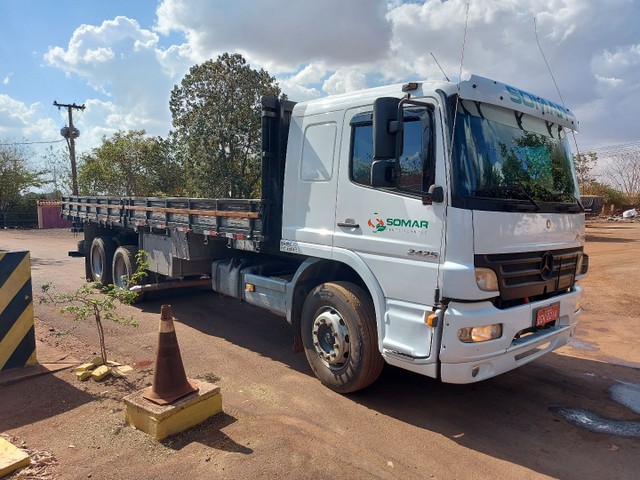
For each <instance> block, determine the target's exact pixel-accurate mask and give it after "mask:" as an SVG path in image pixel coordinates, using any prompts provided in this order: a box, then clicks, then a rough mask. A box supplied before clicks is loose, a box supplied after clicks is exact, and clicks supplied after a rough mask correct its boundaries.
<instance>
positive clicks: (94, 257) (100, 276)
mask: <svg viewBox="0 0 640 480" xmlns="http://www.w3.org/2000/svg"><path fill="white" fill-rule="evenodd" d="M115 250H116V244H115V242H114V241H113V240H111V239H110V238H107V237H96V238H94V239H93V242H91V249H90V251H89V266H90V268H91V278H92V279H93V281H94V282H99V283H101V284H102V285H108V284H110V283H111V282H112V281H113V275H112V270H111V267H112V266H111V262H112V260H113V254H114V252H115Z"/></svg>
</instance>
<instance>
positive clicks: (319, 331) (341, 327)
mask: <svg viewBox="0 0 640 480" xmlns="http://www.w3.org/2000/svg"><path fill="white" fill-rule="evenodd" d="M312 337H313V346H314V348H315V350H316V353H317V354H318V356H319V357H320V358H321V359H322V361H323V362H324V363H325V364H326V365H327V366H328V367H329V368H334V369H335V368H340V367H342V366H343V365H344V364H345V363H346V361H347V359H348V358H349V329H348V328H347V325H346V323H345V322H344V320H343V318H342V316H341V315H340V313H339V312H338V311H337V310H335V309H333V308H329V309H326V310H324V311H322V312H320V314H319V315H318V316H317V317H316V319H315V320H314V322H313V330H312Z"/></svg>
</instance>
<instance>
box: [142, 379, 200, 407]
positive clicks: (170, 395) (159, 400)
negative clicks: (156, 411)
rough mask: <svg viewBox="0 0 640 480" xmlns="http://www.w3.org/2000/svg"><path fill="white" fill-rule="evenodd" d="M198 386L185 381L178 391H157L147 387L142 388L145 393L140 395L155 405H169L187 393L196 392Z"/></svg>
mask: <svg viewBox="0 0 640 480" xmlns="http://www.w3.org/2000/svg"><path fill="white" fill-rule="evenodd" d="M197 391H198V387H196V386H195V385H194V384H193V383H191V382H187V384H186V385H184V386H183V387H182V388H181V389H180V390H179V391H173V392H163V393H157V392H155V391H154V390H153V388H149V389H147V390H144V392H145V393H143V394H142V397H143V398H144V399H146V400H149V401H150V402H153V403H155V404H156V405H169V404H170V403H173V402H175V401H176V400H179V399H181V398H183V397H186V396H187V395H189V394H191V393H194V392H197Z"/></svg>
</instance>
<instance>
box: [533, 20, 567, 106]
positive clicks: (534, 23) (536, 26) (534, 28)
mask: <svg viewBox="0 0 640 480" xmlns="http://www.w3.org/2000/svg"><path fill="white" fill-rule="evenodd" d="M533 33H534V34H535V36H536V43H537V44H538V49H539V50H540V54H541V55H542V59H543V60H544V63H545V65H546V66H547V70H549V75H551V80H553V84H554V85H555V86H556V91H557V92H558V96H559V97H560V101H561V102H562V106H563V107H564V108H567V106H566V105H565V104H564V99H563V98H562V94H561V93H560V88H559V87H558V83H557V82H556V79H555V77H554V76H553V72H552V71H551V67H550V66H549V62H547V57H546V56H545V55H544V52H543V51H542V46H541V45H540V40H539V39H538V24H537V23H536V17H535V16H534V17H533Z"/></svg>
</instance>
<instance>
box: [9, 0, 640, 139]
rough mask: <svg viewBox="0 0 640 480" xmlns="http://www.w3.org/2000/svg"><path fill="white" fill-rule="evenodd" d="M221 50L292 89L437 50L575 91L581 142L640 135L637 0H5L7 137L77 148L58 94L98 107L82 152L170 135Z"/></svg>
mask: <svg viewBox="0 0 640 480" xmlns="http://www.w3.org/2000/svg"><path fill="white" fill-rule="evenodd" d="M467 8H468V10H467ZM467 11H468V15H467ZM465 26H466V28H465ZM536 34H537V38H536ZM538 44H539V45H540V47H541V49H542V51H543V53H544V56H543V55H542V54H541V51H540V48H539V46H538ZM224 52H229V53H240V54H242V55H243V56H244V57H245V58H246V59H247V61H248V62H249V64H250V65H251V66H252V67H253V68H256V69H259V68H264V69H266V70H267V71H268V72H269V73H270V74H271V75H273V76H275V77H276V79H277V81H278V83H279V85H280V87H281V89H282V90H283V91H284V92H285V93H286V94H287V95H288V96H289V98H290V99H291V100H294V101H302V100H307V99H311V98H317V97H323V96H326V95H331V94H336V93H343V92H350V91H355V90H359V89H362V88H367V87H374V86H379V85H383V84H387V83H399V82H406V81H410V80H441V79H443V73H442V71H441V70H440V68H439V67H438V65H437V64H436V62H435V61H434V58H433V57H434V56H435V58H437V60H438V62H439V63H440V65H441V67H442V69H443V70H444V72H445V73H446V75H447V76H448V77H449V78H451V79H452V80H457V79H458V78H462V79H466V78H468V77H469V76H470V75H471V74H477V75H482V76H485V77H489V78H492V79H495V80H498V81H501V82H505V83H509V84H510V85H514V86H517V87H519V88H521V89H523V90H526V91H530V92H534V93H536V94H538V95H542V96H543V97H545V98H548V99H550V100H553V101H556V102H558V103H562V102H564V103H565V105H566V106H567V107H568V108H570V109H571V110H572V111H573V112H574V113H575V114H576V116H577V118H578V120H579V122H580V133H579V134H578V135H577V144H578V147H579V148H580V150H581V151H586V150H589V149H595V148H598V147H601V146H606V145H616V144H626V143H630V142H637V141H638V140H640V121H638V115H639V113H640V0H547V1H545V2H541V1H540V0H500V1H494V0H468V1H467V0H448V1H441V0H425V1H418V0H236V1H228V0H91V1H89V0H84V1H82V0H65V2H54V1H51V0H0V143H3V144H4V143H10V142H56V143H34V144H33V148H35V149H36V150H35V151H41V150H42V149H43V148H45V147H49V146H50V147H52V148H54V149H63V148H66V144H65V143H64V142H61V140H62V137H61V136H60V129H61V128H62V127H64V126H65V125H67V123H68V115H67V111H66V109H62V110H59V109H58V108H56V107H54V106H53V103H54V101H57V102H58V103H63V104H73V103H75V104H77V105H84V106H85V109H84V110H75V111H74V124H75V126H76V127H77V128H78V129H79V130H80V138H78V140H77V143H76V148H77V150H78V151H79V152H82V151H83V150H89V149H91V148H93V147H96V146H98V145H99V144H100V142H101V139H102V138H103V137H104V136H107V137H108V136H110V135H112V134H113V133H115V132H116V131H118V130H132V129H136V130H140V129H144V130H146V132H147V133H148V134H150V135H154V136H155V135H158V136H163V137H164V136H166V135H167V134H168V132H169V131H170V130H171V115H170V112H169V98H170V94H171V89H172V88H173V86H174V85H176V84H179V83H180V81H181V80H182V78H183V77H184V75H185V74H186V73H187V72H188V70H189V68H190V67H191V66H193V65H195V64H199V63H202V62H204V61H206V60H209V59H216V58H217V57H218V55H220V54H221V53H224ZM547 64H548V66H549V68H550V70H551V73H552V74H553V77H552V75H551V74H550V72H549V68H548V67H547ZM554 79H555V83H557V86H558V89H556V86H555V84H554ZM558 90H559V92H560V94H559V93H558ZM572 143H573V142H572ZM30 148H31V147H30ZM573 148H574V150H575V146H574V147H573Z"/></svg>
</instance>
